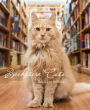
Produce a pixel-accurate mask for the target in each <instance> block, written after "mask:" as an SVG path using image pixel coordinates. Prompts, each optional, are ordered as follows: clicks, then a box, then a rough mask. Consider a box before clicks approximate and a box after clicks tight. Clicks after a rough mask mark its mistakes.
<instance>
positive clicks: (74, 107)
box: [0, 70, 90, 110]
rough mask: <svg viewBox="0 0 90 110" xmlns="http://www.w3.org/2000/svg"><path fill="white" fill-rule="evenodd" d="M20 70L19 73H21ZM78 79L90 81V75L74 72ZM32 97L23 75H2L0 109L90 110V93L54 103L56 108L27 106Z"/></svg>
mask: <svg viewBox="0 0 90 110" xmlns="http://www.w3.org/2000/svg"><path fill="white" fill-rule="evenodd" d="M21 72H22V71H21V70H20V71H18V72H17V73H21ZM74 74H75V76H76V78H77V81H79V82H90V76H87V75H85V74H80V73H77V72H74ZM30 98H31V94H30V93H29V92H28V90H27V87H26V86H25V85H24V81H23V78H22V77H18V78H17V77H14V78H12V79H5V78H4V76H0V110H90V93H89V92H88V93H83V94H79V95H76V96H73V97H72V98H71V100H61V101H59V102H55V103H54V108H27V106H26V105H27V103H28V101H29V100H30Z"/></svg>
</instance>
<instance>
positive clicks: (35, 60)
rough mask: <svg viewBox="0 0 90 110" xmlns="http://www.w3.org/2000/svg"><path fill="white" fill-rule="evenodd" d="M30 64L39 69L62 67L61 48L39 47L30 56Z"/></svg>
mask: <svg viewBox="0 0 90 110" xmlns="http://www.w3.org/2000/svg"><path fill="white" fill-rule="evenodd" d="M30 66H31V67H34V68H37V70H41V71H42V70H43V69H53V68H56V69H57V71H59V70H60V68H61V57H60V54H59V50H55V49H53V48H44V49H37V50H35V53H33V54H32V56H31V57H30Z"/></svg>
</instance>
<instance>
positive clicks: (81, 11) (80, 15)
mask: <svg viewBox="0 0 90 110" xmlns="http://www.w3.org/2000/svg"><path fill="white" fill-rule="evenodd" d="M75 1H76V0H71V2H75ZM82 2H83V1H82V0H80V13H79V14H78V16H77V18H76V19H75V20H74V22H73V24H72V25H70V27H69V28H68V29H67V30H66V29H65V30H66V31H65V32H64V34H63V35H64V36H65V35H66V33H69V34H70V36H71V29H72V28H73V26H74V24H76V23H77V21H78V20H80V31H79V32H77V35H80V36H81V35H82V33H86V32H90V24H89V25H87V26H85V27H84V28H83V29H82V15H83V14H84V13H85V11H86V10H88V8H89V7H90V0H89V1H88V2H87V3H86V5H85V7H84V8H83V9H82ZM76 7H77V4H76V5H75V7H74V8H73V10H72V12H71V13H70V15H69V17H68V19H67V21H66V25H68V23H69V20H70V19H71V17H72V16H73V14H74V10H75V8H76ZM71 38H72V36H71ZM64 39H65V37H64ZM81 43H82V39H81V37H80V50H78V51H73V52H70V53H68V56H70V57H71V59H72V58H73V57H72V56H77V55H80V68H79V69H78V67H77V69H76V70H80V71H81V72H84V73H89V74H90V69H89V68H84V67H83V54H82V53H83V52H90V48H82V44H81ZM73 68H76V66H74V67H73Z"/></svg>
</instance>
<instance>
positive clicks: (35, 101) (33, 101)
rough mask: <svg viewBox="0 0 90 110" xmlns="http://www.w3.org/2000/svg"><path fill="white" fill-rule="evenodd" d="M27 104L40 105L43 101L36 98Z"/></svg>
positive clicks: (31, 105) (30, 105)
mask: <svg viewBox="0 0 90 110" xmlns="http://www.w3.org/2000/svg"><path fill="white" fill-rule="evenodd" d="M27 106H28V107H40V106H41V103H40V101H39V100H36V99H34V100H32V101H31V102H30V103H29V104H28V105H27Z"/></svg>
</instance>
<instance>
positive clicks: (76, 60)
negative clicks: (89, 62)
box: [71, 55, 80, 65]
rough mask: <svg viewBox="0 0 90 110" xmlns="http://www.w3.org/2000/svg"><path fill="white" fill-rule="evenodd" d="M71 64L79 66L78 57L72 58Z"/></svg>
mask: <svg viewBox="0 0 90 110" xmlns="http://www.w3.org/2000/svg"><path fill="white" fill-rule="evenodd" d="M71 63H72V65H78V64H80V55H77V56H73V58H72V59H71Z"/></svg>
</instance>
